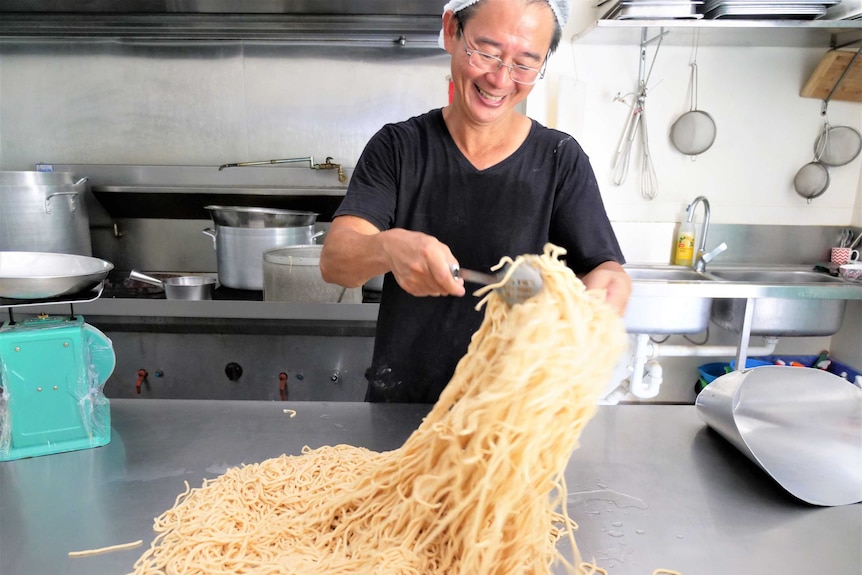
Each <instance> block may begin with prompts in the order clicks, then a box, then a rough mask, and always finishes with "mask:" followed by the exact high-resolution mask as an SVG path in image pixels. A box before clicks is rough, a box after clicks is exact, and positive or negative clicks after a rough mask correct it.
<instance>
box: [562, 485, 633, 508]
mask: <svg viewBox="0 0 862 575" xmlns="http://www.w3.org/2000/svg"><path fill="white" fill-rule="evenodd" d="M567 501H568V503H569V505H575V504H578V503H586V502H588V501H606V502H608V503H612V504H613V505H614V506H616V507H618V508H620V509H623V508H626V507H636V508H638V509H647V508H648V506H647V504H646V503H645V502H644V500H643V499H640V498H639V497H635V496H633V495H628V494H626V493H621V492H619V491H614V490H613V489H609V488H607V487H603V488H601V489H589V490H586V491H570V492H569V495H568V497H567ZM607 511H613V509H612V508H607Z"/></svg>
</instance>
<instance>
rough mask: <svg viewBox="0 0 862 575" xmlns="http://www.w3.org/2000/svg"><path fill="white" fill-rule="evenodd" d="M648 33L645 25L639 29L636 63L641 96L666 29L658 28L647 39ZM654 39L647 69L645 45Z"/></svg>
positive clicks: (643, 94)
mask: <svg viewBox="0 0 862 575" xmlns="http://www.w3.org/2000/svg"><path fill="white" fill-rule="evenodd" d="M648 33H649V31H648V29H647V28H646V27H644V28H642V29H641V47H640V63H639V65H638V92H639V93H640V95H641V96H643V97H646V90H647V84H648V83H649V79H650V76H652V69H653V66H655V61H656V59H657V58H658V50H659V48H661V42H662V40H663V39H664V37H665V36H666V35H667V34H668V32H667V30H665V29H664V28H659V33H658V34H657V35H656V36H653V37H652V38H650V39H649V40H647V34H648ZM656 41H657V42H658V43H657V44H656V47H655V52H654V53H653V56H652V61H651V62H650V65H649V69H647V67H646V60H647V46H649V45H650V44H652V43H653V42H656Z"/></svg>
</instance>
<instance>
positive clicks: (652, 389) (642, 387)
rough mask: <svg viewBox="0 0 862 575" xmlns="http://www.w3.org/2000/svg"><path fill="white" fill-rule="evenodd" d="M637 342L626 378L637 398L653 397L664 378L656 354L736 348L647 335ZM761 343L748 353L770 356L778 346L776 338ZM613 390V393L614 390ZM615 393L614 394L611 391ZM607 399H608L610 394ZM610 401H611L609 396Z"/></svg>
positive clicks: (732, 351)
mask: <svg viewBox="0 0 862 575" xmlns="http://www.w3.org/2000/svg"><path fill="white" fill-rule="evenodd" d="M635 337H636V338H637V345H636V347H635V353H634V365H633V367H632V375H631V378H630V379H629V386H628V387H629V393H631V394H632V395H633V396H635V397H636V398H638V399H652V398H653V397H656V396H657V395H658V392H659V389H660V388H661V384H662V381H663V377H662V367H661V364H659V362H658V361H657V360H656V359H654V358H656V357H660V356H665V357H718V356H728V355H730V356H733V355H736V354H737V352H738V351H739V350H738V348H737V347H736V346H732V345H664V344H658V343H655V342H652V341H650V339H649V334H646V333H639V334H636V335H635ZM763 341H764V345H762V346H753V347H749V348H748V349H747V353H748V355H749V356H758V355H772V353H773V352H774V351H775V347H776V346H777V345H778V338H777V337H764V338H763ZM614 393H616V392H614ZM611 395H614V394H611ZM607 399H611V398H610V396H609V397H608V398H607ZM616 399H617V401H619V399H620V398H616ZM611 401H613V400H612V399H611Z"/></svg>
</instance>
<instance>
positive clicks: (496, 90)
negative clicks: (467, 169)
mask: <svg viewBox="0 0 862 575" xmlns="http://www.w3.org/2000/svg"><path fill="white" fill-rule="evenodd" d="M445 32H446V35H447V38H446V49H447V51H448V52H449V53H450V54H451V55H452V80H453V82H454V85H455V95H454V99H453V104H454V105H456V106H457V107H459V109H460V110H461V111H463V112H464V113H465V114H466V115H467V117H468V118H470V119H471V120H473V121H474V122H476V123H480V124H487V123H493V122H494V121H495V120H497V119H499V118H501V117H503V116H507V115H508V114H511V113H512V111H513V110H514V108H515V106H516V105H518V104H519V103H520V102H522V101H523V100H524V99H525V98H526V97H527V95H529V93H530V92H531V91H532V89H533V86H532V85H529V84H522V83H517V82H515V81H514V80H513V79H512V76H511V73H510V68H509V67H508V66H511V65H515V66H524V67H528V68H533V69H536V70H541V69H542V67H543V66H544V63H545V59H546V57H547V54H548V48H549V46H550V43H551V37H552V36H553V32H554V15H553V12H552V11H551V8H550V6H549V5H548V4H546V3H544V2H538V3H531V4H525V3H524V2H521V1H518V0H515V1H512V0H484V1H483V2H481V3H480V4H479V5H478V6H477V9H476V11H475V12H474V14H473V16H472V17H471V18H469V19H468V20H467V21H466V22H464V23H463V25H462V35H460V36H459V35H458V34H457V21H455V20H454V19H452V21H451V22H448V23H447V25H446V31H445ZM450 34H451V35H450ZM467 51H470V52H473V53H474V54H473V55H472V56H469V55H468V54H467ZM478 52H481V53H482V54H478ZM491 56H495V57H497V58H499V59H500V60H502V61H503V64H504V65H503V66H500V68H499V69H497V70H494V71H486V69H491V70H493V68H494V67H496V64H495V63H494V62H493V60H492V59H490V58H489V57H491ZM471 58H472V60H473V62H474V63H475V64H476V65H471ZM483 68H486V69H483Z"/></svg>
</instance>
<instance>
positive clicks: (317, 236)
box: [311, 230, 326, 244]
mask: <svg viewBox="0 0 862 575" xmlns="http://www.w3.org/2000/svg"><path fill="white" fill-rule="evenodd" d="M325 233H326V230H320V231H319V232H315V233H313V234H311V243H312V244H316V243H317V242H316V241H315V240H316V239H317V238H319V237H320V236H322V235H323V234H325Z"/></svg>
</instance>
